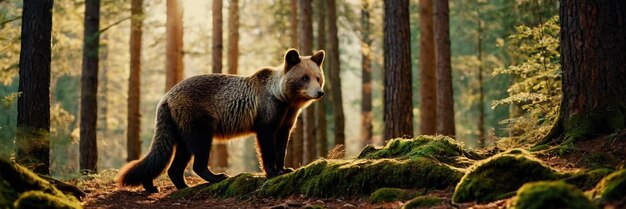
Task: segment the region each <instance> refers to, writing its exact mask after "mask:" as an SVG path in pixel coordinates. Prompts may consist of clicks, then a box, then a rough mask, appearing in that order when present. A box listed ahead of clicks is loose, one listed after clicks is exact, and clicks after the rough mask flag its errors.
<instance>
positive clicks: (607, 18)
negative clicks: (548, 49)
mask: <svg viewBox="0 0 626 209" xmlns="http://www.w3.org/2000/svg"><path fill="white" fill-rule="evenodd" d="M560 5H561V15H560V17H561V20H560V22H561V65H562V68H563V69H562V72H563V80H562V82H563V97H562V98H563V99H562V103H561V109H560V116H559V117H560V118H559V120H558V121H557V124H556V125H555V127H554V128H553V130H552V131H551V133H550V134H549V135H551V136H550V137H556V136H559V135H561V133H563V134H564V136H565V137H564V138H565V141H566V142H572V141H574V140H577V139H581V138H584V137H592V136H597V135H602V134H609V133H614V132H616V131H619V130H622V129H624V128H625V125H624V124H626V120H625V119H624V118H626V97H624V95H626V84H625V83H624V81H626V39H625V37H626V30H624V28H626V21H623V20H626V2H624V1H620V0H607V1H591V2H587V1H573V0H561V1H560Z"/></svg>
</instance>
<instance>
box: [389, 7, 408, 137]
mask: <svg viewBox="0 0 626 209" xmlns="http://www.w3.org/2000/svg"><path fill="white" fill-rule="evenodd" d="M384 18H385V20H384V21H385V27H384V46H385V50H384V51H385V64H384V66H385V91H384V93H385V95H384V115H383V116H384V118H383V120H384V121H385V139H391V138H395V137H405V136H408V137H411V136H413V106H412V99H411V97H412V95H411V48H410V47H409V44H408V43H409V41H410V30H409V1H408V0H397V1H385V17H384Z"/></svg>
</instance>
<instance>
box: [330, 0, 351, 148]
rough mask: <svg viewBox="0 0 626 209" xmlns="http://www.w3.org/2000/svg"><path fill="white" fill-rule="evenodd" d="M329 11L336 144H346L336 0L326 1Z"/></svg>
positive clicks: (331, 93) (331, 80)
mask: <svg viewBox="0 0 626 209" xmlns="http://www.w3.org/2000/svg"><path fill="white" fill-rule="evenodd" d="M326 11H328V34H327V35H328V37H327V40H328V57H327V58H328V69H327V70H326V71H327V72H328V76H327V77H329V80H330V87H331V88H330V90H331V91H330V96H331V97H332V100H331V101H332V106H333V108H332V109H333V115H334V122H335V130H334V133H335V146H337V145H344V144H345V140H346V134H345V130H344V129H345V116H344V114H343V99H342V95H341V77H340V73H339V72H341V65H340V60H339V39H338V38H337V6H336V2H335V0H327V1H326Z"/></svg>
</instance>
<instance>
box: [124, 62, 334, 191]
mask: <svg viewBox="0 0 626 209" xmlns="http://www.w3.org/2000/svg"><path fill="white" fill-rule="evenodd" d="M324 56H325V53H324V51H318V52H316V53H315V54H313V55H312V56H304V57H303V56H300V54H299V53H298V51H297V50H295V49H289V50H288V51H287V53H286V54H285V58H284V64H283V65H282V66H280V67H277V68H262V69H260V70H258V71H257V72H256V73H254V74H253V75H251V76H249V77H242V76H236V75H225V74H208V75H200V76H195V77H191V78H188V79H186V80H183V81H181V82H180V83H178V84H177V85H175V86H174V87H172V89H171V90H170V91H169V92H167V93H166V94H165V96H163V98H162V99H161V101H160V103H159V105H158V107H157V116H156V125H155V130H154V137H153V139H152V144H151V146H150V149H149V150H148V153H147V154H146V155H145V156H143V157H142V158H141V159H140V160H135V161H132V162H130V163H128V164H127V165H125V166H124V167H122V168H121V169H120V173H119V175H118V177H117V179H116V180H117V182H118V184H119V186H121V187H125V186H139V185H140V184H143V187H144V188H145V189H146V191H148V192H158V189H157V188H156V187H155V186H154V184H153V180H154V179H155V178H157V177H158V176H159V175H161V173H163V171H164V170H165V168H166V167H168V165H169V164H170V161H171V165H170V166H169V169H168V171H167V173H168V175H169V177H170V179H171V180H172V182H173V183H174V185H175V186H176V188H178V189H181V188H186V187H188V186H187V184H186V183H185V179H184V177H183V174H184V170H185V168H187V165H188V164H189V161H190V160H191V157H192V156H193V157H194V163H193V171H194V172H195V173H196V174H197V175H198V176H200V177H201V178H203V179H204V180H206V181H208V182H210V183H214V182H219V181H222V180H224V179H226V178H228V176H227V175H226V174H222V173H220V174H214V173H213V172H211V170H209V168H208V162H209V155H210V151H211V144H212V143H213V139H217V140H226V139H229V138H233V137H236V136H241V135H246V134H256V136H257V150H258V151H259V152H260V159H259V160H260V161H261V165H262V168H263V170H264V171H265V174H266V176H267V177H268V178H271V177H274V176H277V175H281V174H284V173H288V172H291V171H292V169H290V168H285V167H284V161H285V152H286V148H287V143H288V141H289V135H290V133H291V130H292V129H293V127H294V124H295V122H296V118H297V117H298V115H299V114H300V111H301V110H302V109H303V108H305V107H307V106H308V105H309V104H310V103H311V102H313V101H315V100H317V99H320V98H321V97H322V96H323V95H324V91H323V90H322V89H323V88H322V87H323V85H324V73H323V70H322V67H321V66H322V62H323V61H324ZM174 150H176V151H175V152H174ZM172 156H174V159H173V160H172Z"/></svg>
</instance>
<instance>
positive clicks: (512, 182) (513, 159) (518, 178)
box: [452, 150, 563, 203]
mask: <svg viewBox="0 0 626 209" xmlns="http://www.w3.org/2000/svg"><path fill="white" fill-rule="evenodd" d="M562 176H563V174H560V173H559V172H557V171H555V170H554V169H552V168H550V167H548V166H546V165H544V164H542V163H541V162H539V160H537V159H535V158H533V157H531V156H530V155H529V154H528V153H527V152H525V151H523V150H514V151H511V152H509V153H502V154H499V155H495V156H493V157H491V158H488V159H485V160H483V161H481V162H478V163H476V164H475V165H474V166H472V167H471V168H469V171H467V172H466V174H465V176H463V178H462V179H461V182H459V184H457V186H456V189H455V191H454V195H453V196H452V201H453V202H456V203H459V202H471V201H477V202H479V203H484V202H489V201H494V200H498V199H501V198H505V197H507V196H511V195H513V192H515V191H516V190H517V189H518V188H519V187H521V186H522V185H523V184H525V183H528V182H532V181H540V180H554V179H558V178H561V177H562Z"/></svg>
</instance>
